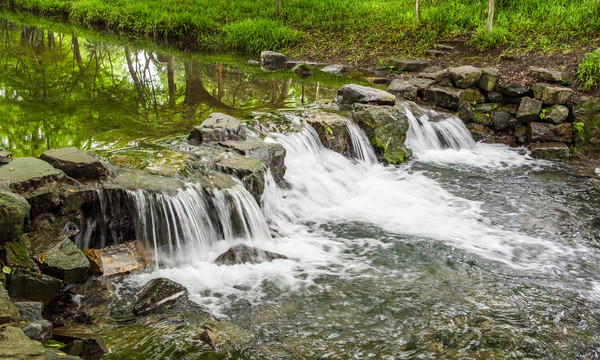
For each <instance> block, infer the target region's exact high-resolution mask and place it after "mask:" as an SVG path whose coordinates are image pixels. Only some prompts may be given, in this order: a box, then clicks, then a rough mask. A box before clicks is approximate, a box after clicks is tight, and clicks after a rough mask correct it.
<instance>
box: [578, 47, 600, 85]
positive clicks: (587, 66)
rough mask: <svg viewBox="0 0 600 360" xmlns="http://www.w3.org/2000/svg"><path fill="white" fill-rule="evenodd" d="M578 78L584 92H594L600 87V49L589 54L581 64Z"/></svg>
mask: <svg viewBox="0 0 600 360" xmlns="http://www.w3.org/2000/svg"><path fill="white" fill-rule="evenodd" d="M577 78H578V80H579V83H580V84H581V85H582V89H583V91H592V90H595V89H597V88H598V86H599V85H600V49H596V50H595V51H592V52H591V53H589V54H587V56H586V57H585V59H583V60H582V61H581V62H580V63H579V68H578V69H577Z"/></svg>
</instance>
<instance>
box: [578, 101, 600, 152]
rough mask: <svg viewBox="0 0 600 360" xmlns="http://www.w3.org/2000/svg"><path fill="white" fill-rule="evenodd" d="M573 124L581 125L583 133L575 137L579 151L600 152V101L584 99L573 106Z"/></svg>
mask: <svg viewBox="0 0 600 360" xmlns="http://www.w3.org/2000/svg"><path fill="white" fill-rule="evenodd" d="M572 115H573V123H577V124H581V125H578V126H582V127H583V133H582V134H577V135H576V136H575V140H576V145H577V149H578V150H579V151H585V152H600V99H596V100H593V99H591V98H589V97H582V98H581V100H579V101H578V102H577V103H576V104H575V105H573V111H572Z"/></svg>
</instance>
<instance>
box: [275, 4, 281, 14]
mask: <svg viewBox="0 0 600 360" xmlns="http://www.w3.org/2000/svg"><path fill="white" fill-rule="evenodd" d="M275 13H276V14H277V16H279V14H280V13H281V0H275Z"/></svg>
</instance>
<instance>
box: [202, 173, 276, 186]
mask: <svg viewBox="0 0 600 360" xmlns="http://www.w3.org/2000/svg"><path fill="white" fill-rule="evenodd" d="M199 175H200V176H199V177H195V178H192V179H191V180H192V181H193V182H198V183H200V185H202V187H204V188H208V189H220V190H223V189H230V188H232V187H234V186H236V185H237V184H238V183H237V182H236V181H235V180H234V179H233V177H232V176H231V175H227V174H223V173H221V172H218V171H212V170H209V171H207V172H206V173H199ZM273 177H274V176H273Z"/></svg>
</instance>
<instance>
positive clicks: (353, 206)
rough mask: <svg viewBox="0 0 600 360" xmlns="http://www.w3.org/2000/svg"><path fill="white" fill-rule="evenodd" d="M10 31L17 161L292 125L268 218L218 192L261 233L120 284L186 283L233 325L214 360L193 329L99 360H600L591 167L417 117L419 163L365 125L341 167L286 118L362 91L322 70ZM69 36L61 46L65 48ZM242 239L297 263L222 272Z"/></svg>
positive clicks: (9, 105)
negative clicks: (210, 125) (273, 123)
mask: <svg viewBox="0 0 600 360" xmlns="http://www.w3.org/2000/svg"><path fill="white" fill-rule="evenodd" d="M0 19H1V17H0ZM20 20H21V21H25V20H23V19H20ZM14 21H15V19H10V21H9V20H3V22H2V25H3V29H4V30H3V31H4V33H3V34H2V36H1V38H3V39H4V40H2V45H1V46H2V47H3V49H2V51H1V52H2V55H0V70H1V74H2V75H0V117H1V119H2V120H1V122H0V141H1V142H2V145H4V146H6V147H7V148H8V149H10V150H11V151H12V152H13V153H14V154H15V155H19V156H35V155H39V153H41V152H43V151H44V150H45V149H47V148H56V147H62V146H78V147H80V148H82V149H86V150H89V151H91V152H94V153H96V154H98V155H100V156H103V157H104V158H105V159H107V160H109V161H112V162H113V163H117V164H120V165H123V163H124V162H126V163H127V164H129V165H131V166H132V167H136V168H143V167H144V166H147V165H148V162H151V160H148V159H149V158H151V156H149V155H148V154H155V153H156V152H158V151H160V150H161V149H164V148H168V147H169V144H171V143H173V142H176V141H177V139H180V138H181V137H182V136H185V135H187V133H189V131H190V129H191V128H192V127H193V126H194V125H197V124H199V123H200V122H201V121H202V120H203V119H204V118H205V117H206V116H207V115H208V114H209V113H211V112H213V111H221V112H227V113H229V114H232V115H235V116H237V117H238V118H247V119H256V117H253V114H257V113H260V114H262V115H261V116H263V117H264V116H266V117H275V118H280V119H284V120H285V121H288V122H291V123H294V124H296V126H297V127H299V130H298V131H293V132H283V131H272V132H271V133H270V134H269V140H270V141H273V142H277V143H279V144H281V145H283V146H284V147H285V149H286V151H287V155H286V159H285V164H286V166H287V171H286V174H285V177H284V180H285V181H286V183H287V184H288V186H286V187H280V186H278V185H277V184H275V182H274V181H273V180H272V178H269V177H268V176H267V179H266V189H265V193H264V194H263V197H262V201H261V204H257V203H256V202H255V201H254V199H252V198H251V197H250V196H249V195H248V194H247V192H245V190H239V191H241V192H243V194H238V195H234V194H230V195H229V196H231V197H232V198H235V199H244V200H239V201H238V203H237V204H236V206H239V207H240V209H242V210H240V212H244V216H245V218H246V220H245V222H246V223H247V224H250V225H249V229H248V230H247V231H246V235H248V234H251V235H252V236H238V235H237V234H231V235H230V236H228V239H229V240H228V241H215V242H212V243H202V245H203V247H198V246H196V245H197V242H198V241H201V240H198V239H201V238H203V237H202V236H196V235H197V231H196V232H195V230H194V229H195V228H194V227H193V226H190V227H189V229H188V228H186V230H185V231H187V234H189V235H188V236H185V235H184V236H183V237H182V239H181V242H178V243H177V244H180V246H179V245H178V246H179V247H178V246H175V247H174V248H171V249H170V250H169V252H168V253H166V254H165V257H166V258H165V260H164V261H163V262H162V263H161V265H160V266H159V267H158V268H155V269H154V270H153V271H151V272H146V273H139V274H136V275H131V276H129V277H127V278H125V279H124V280H123V281H122V283H121V284H120V285H119V286H120V287H123V288H127V287H130V288H139V287H141V286H143V285H144V284H145V283H147V282H148V281H149V280H150V279H153V278H159V277H166V278H169V279H172V280H174V281H176V282H179V283H181V284H183V285H184V286H185V287H186V288H187V289H188V292H189V293H190V298H191V300H193V301H194V302H195V303H197V304H199V305H201V306H202V308H203V309H205V310H206V311H207V312H208V313H209V314H211V316H213V317H214V318H215V319H217V320H218V321H220V322H222V324H227V325H223V327H221V328H220V330H221V333H222V334H223V338H224V340H223V343H222V344H221V345H220V346H219V349H218V350H217V351H216V352H213V351H212V350H210V351H208V350H207V348H206V347H201V346H200V345H197V341H196V340H193V339H190V338H187V337H186V336H188V335H189V334H187V333H185V332H184V333H177V332H175V333H166V332H160V331H158V332H155V333H152V334H151V336H148V337H146V338H144V339H140V338H139V337H136V335H135V334H134V331H129V330H127V329H128V328H124V329H123V330H121V332H113V333H110V332H107V333H106V334H105V335H106V337H105V340H106V342H107V345H108V346H109V348H111V351H112V352H111V354H109V355H108V357H107V358H109V359H125V358H127V359H138V358H139V359H150V358H154V359H163V358H173V359H390V360H391V359H505V358H507V359H598V358H600V248H599V246H598V244H599V240H600V216H599V215H598V209H599V208H600V203H599V200H598V199H600V188H598V187H596V186H595V185H594V181H595V180H596V179H597V176H596V175H595V174H594V173H593V171H590V170H589V169H584V168H580V167H578V166H576V165H572V164H568V163H562V162H549V161H543V160H537V159H533V158H531V157H530V156H529V155H528V152H527V150H526V149H520V148H509V147H506V146H504V145H496V144H482V143H475V142H473V141H472V140H471V139H470V137H469V136H468V132H467V130H466V129H465V128H464V125H463V124H462V123H461V122H460V121H459V120H458V119H456V118H454V117H451V116H449V115H443V116H442V117H443V119H442V120H440V121H439V122H429V121H428V119H429V117H430V116H428V115H431V114H432V113H431V110H428V109H422V108H420V107H418V106H416V105H414V104H410V103H407V104H406V106H407V107H408V108H409V109H410V110H411V111H412V114H414V118H412V119H411V121H412V122H411V128H410V130H409V133H408V137H407V142H406V144H407V146H408V147H409V148H411V149H412V150H413V152H414V154H415V156H414V159H412V160H410V161H408V162H406V163H405V164H403V165H401V166H397V167H393V166H385V165H382V164H380V163H377V162H376V161H375V160H374V159H375V156H374V154H373V153H372V149H371V147H370V146H368V145H365V144H366V143H365V141H367V140H366V139H365V138H364V135H363V134H362V132H361V131H359V130H358V129H357V128H356V129H354V131H351V133H352V134H353V142H355V144H356V145H355V146H354V148H355V149H361V150H360V151H359V152H358V155H357V157H356V158H347V157H344V156H342V155H340V154H338V153H335V152H333V151H331V150H328V149H326V148H324V147H323V146H322V145H321V143H320V141H319V140H318V137H317V135H316V133H315V131H314V130H313V129H312V128H310V127H309V126H308V125H306V124H305V123H304V122H303V121H302V119H301V118H300V117H298V116H297V115H296V113H295V112H294V111H295V109H297V108H298V107H303V106H304V107H313V108H314V107H317V108H318V107H322V106H330V105H328V104H327V103H328V102H330V101H331V100H332V99H333V97H334V96H335V93H336V91H337V89H338V88H339V87H340V86H341V85H343V84H344V83H361V84H365V80H364V79H362V78H357V77H355V76H353V75H352V74H351V75H350V76H345V77H337V76H334V75H329V74H319V73H318V72H316V73H315V75H313V77H311V78H309V79H307V80H306V81H305V82H303V81H302V80H300V79H299V78H298V77H295V75H294V74H293V73H291V72H289V71H285V72H282V73H263V72H262V71H261V70H260V69H259V68H257V67H253V66H251V65H248V64H246V63H245V61H244V60H242V59H239V58H235V57H227V56H222V55H211V56H209V55H202V54H184V53H177V52H176V51H174V50H164V49H163V50H161V49H159V48H150V49H146V50H141V48H135V46H136V45H135V44H133V45H132V44H128V43H126V42H125V43H120V42H119V41H121V40H116V39H113V38H110V37H107V38H105V37H103V36H107V35H96V34H90V35H89V36H90V37H89V38H88V39H83V38H80V39H79V40H78V43H79V46H80V48H81V49H80V50H79V51H80V52H81V54H80V55H79V56H80V57H81V59H80V60H79V61H78V60H77V57H78V55H77V54H76V52H77V51H75V46H74V41H73V39H74V38H75V36H74V35H73V34H74V31H75V30H73V29H65V28H63V27H64V25H52V26H57V27H58V30H55V31H54V32H53V31H49V30H48V29H46V31H45V32H44V30H41V29H42V28H44V27H43V26H42V27H40V28H37V27H32V26H31V25H19V26H17V25H15V24H14ZM50 27H51V26H50ZM40 32H41V35H40ZM61 32H62V33H64V34H68V35H64V36H63V35H61V36H60V40H59V36H58V34H59V33H61ZM49 33H52V39H53V41H49V40H48V39H49V36H50V34H49ZM95 36H97V37H95ZM24 39H25V40H24ZM27 39H30V40H31V39H33V40H32V41H33V42H31V41H30V40H27ZM36 39H37V40H36ZM40 39H41V40H40ZM40 41H41V44H42V45H43V47H41V46H40ZM59 41H60V42H61V43H60V44H61V45H60V46H59V45H57V44H58V43H59ZM52 42H53V43H54V45H53V46H54V50H53V49H52V46H51V45H49V44H50V43H52ZM161 51H164V52H161ZM128 54H129V55H128ZM165 54H166V55H165ZM170 54H173V55H170ZM109 58H110V60H109ZM128 58H129V60H128ZM132 59H134V60H133V61H130V60H132ZM161 59H162V60H164V61H162V60H161ZM79 62H81V63H82V64H83V65H78V64H79ZM86 63H87V65H85V64H86ZM128 63H130V64H131V65H132V67H133V69H134V71H131V68H130V67H129V66H128ZM86 66H88V67H89V68H85V67H86ZM84 68H85V69H87V70H82V69H84ZM111 69H112V72H111ZM92 70H93V71H92ZM42 74H45V75H46V76H42ZM133 74H136V75H135V76H134V75H133ZM136 78H137V80H136ZM264 114H267V115H268V116H267V115H264ZM436 115H437V116H438V117H439V114H436ZM431 117H433V116H431ZM351 130H352V129H351ZM465 134H466V135H465ZM359 145H360V146H359ZM124 154H127V155H128V157H127V158H126V160H123V159H124V158H121V157H119V155H124ZM139 154H142V155H143V156H142V155H139ZM138 155H139V156H138ZM132 159H133V160H132ZM132 162H133V163H132ZM190 189H191V188H188V190H189V191H192V192H193V189H192V190H190ZM139 196H142V195H139ZM179 196H180V198H174V197H171V198H169V199H166V200H161V199H158V200H155V201H157V204H159V203H160V204H166V203H168V204H171V205H170V206H172V207H171V208H170V209H171V210H170V211H172V214H173V218H174V219H175V220H174V221H175V222H177V219H180V220H181V219H185V220H181V223H182V224H189V222H188V221H195V220H194V219H199V218H202V216H201V215H199V214H200V213H202V211H201V210H198V212H197V213H195V212H193V211H192V210H190V207H186V206H185V205H181V204H185V203H186V202H188V201H191V202H194V200H189V199H192V198H193V197H194V196H196V195H194V193H190V194H187V195H186V194H183V193H181V194H180V195H179ZM223 201H224V204H225V203H226V201H227V200H226V199H224V200H223ZM177 204H180V205H177ZM259 205H260V207H259ZM161 206H163V205H161ZM223 206H225V205H223ZM186 209H187V210H189V211H186ZM194 211H196V210H194ZM184 213H185V214H184ZM156 214H157V215H155V216H156V217H161V216H163V217H164V215H161V213H156ZM197 221H200V220H197ZM200 228H203V229H204V228H206V226H205V227H202V226H200ZM271 234H275V236H271ZM148 236H149V237H150V236H153V235H148ZM203 236H204V235H203ZM206 236H207V237H209V238H210V237H211V236H212V235H211V234H208V235H206ZM237 242H243V243H247V244H249V245H252V246H257V247H260V248H262V249H265V250H269V251H273V252H276V253H280V254H284V255H286V256H288V257H289V259H279V260H275V261H273V262H265V263H261V264H242V265H232V266H217V265H215V264H214V262H213V260H214V259H215V258H216V256H218V255H219V254H220V253H222V252H223V251H225V250H227V249H228V248H229V247H230V246H231V244H232V243H237ZM175 243H176V242H175V241H174V242H173V244H175ZM101 333H102V331H101ZM105 335H103V336H105ZM136 341H139V342H140V343H139V344H141V346H137V345H135V344H133V342H136ZM173 346H175V347H177V348H178V349H179V351H176V352H173V351H172V347H173ZM132 349H133V350H132ZM168 349H171V350H169V352H168V351H167V350H168ZM165 354H169V355H165Z"/></svg>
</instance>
